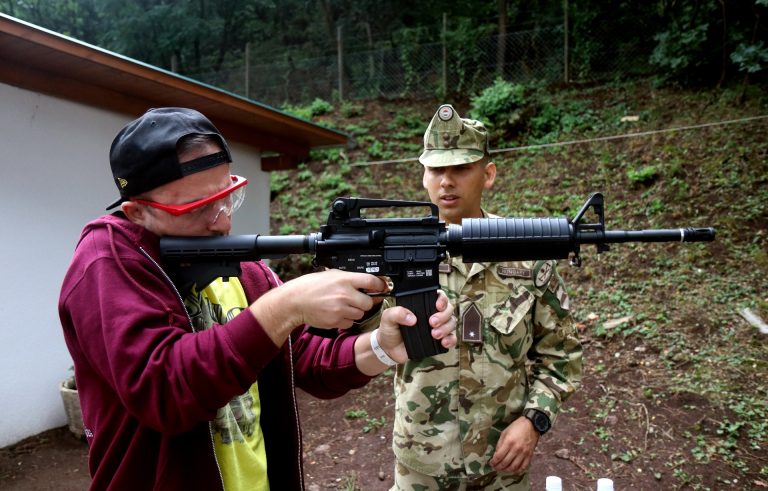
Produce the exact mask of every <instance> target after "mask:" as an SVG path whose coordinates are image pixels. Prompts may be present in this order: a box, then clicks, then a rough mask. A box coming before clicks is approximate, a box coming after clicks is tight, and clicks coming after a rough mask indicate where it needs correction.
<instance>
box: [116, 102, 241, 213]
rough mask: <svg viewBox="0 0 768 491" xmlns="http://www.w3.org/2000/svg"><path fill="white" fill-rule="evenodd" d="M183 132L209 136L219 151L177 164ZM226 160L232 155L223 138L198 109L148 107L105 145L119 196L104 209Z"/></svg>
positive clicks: (227, 161)
mask: <svg viewBox="0 0 768 491" xmlns="http://www.w3.org/2000/svg"><path fill="white" fill-rule="evenodd" d="M187 135H210V136H213V137H215V138H216V139H218V140H219V143H220V144H221V148H222V149H223V151H221V152H218V153H215V154H212V155H207V156H205V157H201V158H199V159H195V160H192V161H189V162H184V165H181V164H180V163H179V159H178V155H177V151H176V144H177V143H178V142H179V140H180V139H181V138H183V137H185V136H187ZM229 162H232V156H231V154H230V151H229V147H228V146H227V142H226V141H225V140H224V137H223V136H221V133H220V132H219V130H218V129H216V127H215V126H214V125H213V123H211V122H210V121H209V120H208V118H206V117H205V116H203V115H202V114H201V113H199V112H198V111H195V110H194V109H186V108H182V107H163V108H157V109H150V110H148V111H147V112H146V113H144V114H143V115H142V116H141V117H139V118H138V119H136V120H134V121H132V122H130V123H128V125H126V126H125V127H124V128H123V129H122V130H120V132H119V133H118V134H117V136H116V137H115V139H114V141H113V142H112V146H111V147H110V149H109V164H110V166H111V167H112V176H113V177H114V179H115V184H116V185H117V189H118V190H119V191H120V198H118V199H117V201H115V202H114V203H112V204H111V205H109V206H108V207H107V210H109V209H112V208H114V207H116V206H118V205H120V204H121V203H122V202H123V201H127V200H128V199H129V198H130V197H131V196H138V195H140V194H141V193H144V192H146V191H149V190H151V189H154V188H156V187H158V186H162V185H163V184H167V183H169V182H172V181H175V180H177V179H181V178H182V177H184V176H188V175H189V174H194V173H195V172H200V171H202V170H205V169H210V168H211V167H215V166H217V165H220V164H225V163H229Z"/></svg>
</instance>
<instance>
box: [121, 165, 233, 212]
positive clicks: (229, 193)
mask: <svg viewBox="0 0 768 491" xmlns="http://www.w3.org/2000/svg"><path fill="white" fill-rule="evenodd" d="M229 177H230V178H231V179H232V184H230V185H229V186H228V187H226V188H224V189H222V190H221V191H219V192H217V193H214V194H212V195H210V196H208V197H207V198H203V199H199V200H197V201H192V202H191V203H184V204H183V205H166V204H163V203H158V202H156V201H149V200H145V199H132V200H131V201H133V202H135V203H139V204H142V205H146V206H151V207H152V208H157V209H158V210H163V211H165V212H168V213H170V214H171V215H173V216H180V215H185V214H187V213H190V212H192V211H195V210H197V209H199V208H202V207H203V206H205V205H208V204H211V203H215V202H217V201H220V200H223V199H224V198H228V199H227V200H226V203H223V211H224V212H225V213H226V214H227V216H229V215H231V214H232V212H234V211H235V210H237V209H238V208H240V205H241V204H243V201H244V200H245V185H246V184H248V179H246V178H244V177H241V176H235V175H231V176H229ZM221 211H222V210H220V211H219V212H218V213H221ZM217 217H218V214H217Z"/></svg>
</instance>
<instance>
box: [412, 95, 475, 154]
mask: <svg viewBox="0 0 768 491" xmlns="http://www.w3.org/2000/svg"><path fill="white" fill-rule="evenodd" d="M487 153H488V132H487V131H486V129H485V126H484V125H483V123H481V122H480V121H475V120H474V119H465V118H462V117H460V116H459V115H458V113H457V112H456V110H455V109H454V108H453V106H451V105H450V104H443V105H442V106H440V107H439V108H438V109H437V112H436V113H435V115H434V116H432V121H430V122H429V126H428V127H427V131H426V133H424V153H422V154H421V156H420V157H419V162H421V163H422V164H423V165H426V166H427V167H445V166H448V165H460V164H470V163H472V162H477V161H478V160H480V159H482V158H483V156H484V155H486V154H487Z"/></svg>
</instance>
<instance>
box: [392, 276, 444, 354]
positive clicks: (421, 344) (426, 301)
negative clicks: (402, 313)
mask: <svg viewBox="0 0 768 491" xmlns="http://www.w3.org/2000/svg"><path fill="white" fill-rule="evenodd" d="M396 298H397V305H398V306H400V307H405V308H406V309H408V310H410V311H411V312H413V314H414V315H415V316H416V325H415V326H400V333H401V335H402V336H403V342H404V343H405V350H406V351H407V352H408V358H410V359H411V360H415V361H418V360H421V359H422V358H426V357H428V356H434V355H437V354H440V353H446V352H448V349H447V348H444V347H443V345H441V344H440V341H438V340H436V339H434V338H433V337H432V327H431V326H430V325H429V318H430V317H431V316H432V314H434V313H435V312H437V307H436V306H435V303H436V302H437V288H435V289H434V290H428V291H423V292H420V293H408V294H404V295H396Z"/></svg>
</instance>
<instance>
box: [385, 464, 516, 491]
mask: <svg viewBox="0 0 768 491" xmlns="http://www.w3.org/2000/svg"><path fill="white" fill-rule="evenodd" d="M438 490H439V491H530V490H531V483H530V481H529V480H528V473H527V472H526V473H525V474H523V475H522V476H520V475H511V474H496V473H495V472H494V473H493V474H487V475H485V476H481V477H478V478H475V479H467V478H466V477H454V476H440V477H435V476H428V475H426V474H420V473H418V472H416V471H414V470H412V469H409V468H408V467H406V466H404V465H402V464H401V463H400V462H397V463H396V464H395V485H394V486H392V487H391V488H390V490H389V491H438Z"/></svg>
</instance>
